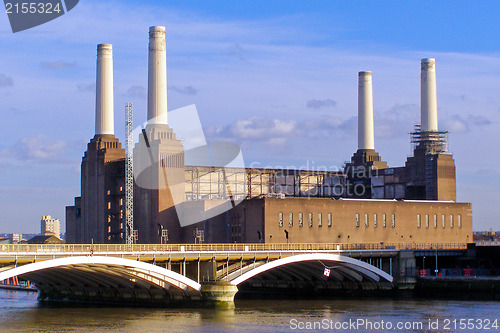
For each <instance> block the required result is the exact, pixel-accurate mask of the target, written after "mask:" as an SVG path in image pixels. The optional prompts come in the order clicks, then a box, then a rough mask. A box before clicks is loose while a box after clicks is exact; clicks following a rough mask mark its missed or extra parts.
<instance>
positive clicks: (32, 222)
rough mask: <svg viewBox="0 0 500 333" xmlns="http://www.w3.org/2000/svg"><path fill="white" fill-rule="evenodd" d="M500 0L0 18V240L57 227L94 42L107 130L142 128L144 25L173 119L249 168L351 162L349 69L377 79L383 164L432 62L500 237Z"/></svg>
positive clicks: (89, 7)
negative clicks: (30, 24)
mask: <svg viewBox="0 0 500 333" xmlns="http://www.w3.org/2000/svg"><path fill="white" fill-rule="evenodd" d="M498 13H500V3H499V2H494V1H475V2H465V1H461V2H457V1H439V2H436V1H418V2H417V1H415V2H406V1H405V2H403V1H383V2H382V1H307V2H306V1H272V2H271V1H251V2H250V1H240V2H227V1H147V2H146V1H106V2H103V1H90V0H82V1H80V4H79V5H78V6H77V7H75V9H73V10H72V11H71V12H69V13H68V14H66V15H64V16H62V17H60V18H58V19H56V20H54V21H51V22H49V23H47V24H44V25H42V26H39V27H36V28H33V29H30V30H27V31H24V32H20V33H17V34H12V33H11V32H10V27H9V24H8V21H7V16H6V14H2V18H0V39H1V45H2V47H3V52H2V53H1V54H0V59H1V60H2V61H1V63H2V64H3V66H1V67H0V98H1V100H2V103H1V105H0V114H1V117H2V123H3V125H4V126H3V130H2V132H0V210H1V212H2V213H1V214H0V232H37V231H38V230H39V220H40V217H41V216H42V215H47V214H48V215H52V216H55V217H57V218H59V219H60V220H61V221H62V222H64V206H66V205H70V204H71V203H72V200H73V197H74V196H76V195H78V194H79V192H80V185H79V168H80V162H81V157H82V155H83V152H84V150H85V149H86V143H87V142H88V141H89V139H90V138H91V137H92V136H93V129H94V110H95V96H94V95H95V92H94V85H95V57H96V55H95V54H96V45H97V44H99V43H112V44H113V49H114V64H115V68H114V71H115V74H114V75H115V76H114V79H115V128H116V134H117V136H118V137H119V138H120V140H122V141H123V131H124V129H123V125H122V124H123V122H124V120H123V117H124V116H123V105H124V103H125V102H128V101H131V102H133V103H134V111H135V117H134V120H135V123H136V124H140V123H142V122H143V121H145V120H146V119H145V118H146V99H145V93H146V90H145V89H146V86H147V43H148V34H147V31H148V27H149V26H151V25H164V26H166V29H167V62H168V65H167V67H168V85H169V90H168V103H169V109H176V108H179V107H182V106H185V105H189V104H196V106H197V109H198V112H199V115H200V119H201V122H202V125H203V126H204V127H205V133H206V135H207V137H208V138H209V139H226V140H230V141H234V142H237V143H239V144H240V145H241V146H242V149H243V154H244V157H245V161H246V163H247V165H250V164H252V163H253V165H255V166H284V167H287V166H289V167H300V166H303V165H309V166H312V167H322V166H327V167H330V168H335V167H340V166H342V164H343V163H344V162H345V161H346V160H348V159H349V158H350V156H351V155H352V153H353V152H354V151H355V150H356V138H357V136H356V113H357V72H358V71H360V70H371V71H372V72H373V85H374V104H375V107H374V108H375V123H376V124H375V127H376V128H375V130H376V137H375V144H376V149H377V151H378V152H379V153H380V154H381V156H382V158H383V159H384V160H386V161H388V163H389V165H391V166H401V165H403V164H404V161H405V159H406V157H407V156H408V155H409V154H410V145H409V137H408V134H407V133H408V132H410V131H411V130H412V128H413V125H414V124H415V123H417V122H418V121H419V103H420V97H419V93H420V91H419V88H420V82H419V80H420V75H419V71H420V59H421V58H425V57H434V58H436V63H437V65H436V66H437V80H438V111H439V126H440V129H443V130H448V131H449V132H450V135H449V141H450V151H452V152H453V153H454V157H455V160H456V165H457V190H458V193H457V194H458V200H459V201H468V202H472V204H473V210H474V228H475V229H476V230H484V229H489V228H492V229H495V230H499V229H500V225H499V221H498V218H497V216H498V209H497V199H496V197H497V195H498V193H499V190H500V173H499V171H498V169H497V168H495V166H496V165H499V164H500V158H499V154H498V148H497V147H498V141H499V138H500V134H498V132H499V131H498V130H499V121H500V94H499V90H500V37H499V36H500V31H499V29H500V28H499V27H500V23H499V21H498Z"/></svg>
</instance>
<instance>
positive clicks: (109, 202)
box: [108, 201, 111, 209]
mask: <svg viewBox="0 0 500 333" xmlns="http://www.w3.org/2000/svg"><path fill="white" fill-rule="evenodd" d="M108 209H111V201H108Z"/></svg>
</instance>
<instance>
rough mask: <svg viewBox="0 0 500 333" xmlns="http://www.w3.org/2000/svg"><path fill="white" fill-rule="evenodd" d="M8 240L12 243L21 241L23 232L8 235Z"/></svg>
mask: <svg viewBox="0 0 500 333" xmlns="http://www.w3.org/2000/svg"><path fill="white" fill-rule="evenodd" d="M10 240H11V241H12V244H19V243H21V242H22V241H23V234H17V233H14V234H11V235H10Z"/></svg>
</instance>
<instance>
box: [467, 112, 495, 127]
mask: <svg viewBox="0 0 500 333" xmlns="http://www.w3.org/2000/svg"><path fill="white" fill-rule="evenodd" d="M467 120H468V121H469V122H470V123H472V124H473V125H476V126H486V125H489V124H491V121H490V120H489V119H488V118H486V117H485V116H474V115H472V114H470V115H469V116H468V117H467Z"/></svg>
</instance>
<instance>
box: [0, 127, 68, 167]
mask: <svg viewBox="0 0 500 333" xmlns="http://www.w3.org/2000/svg"><path fill="white" fill-rule="evenodd" d="M67 150H68V143H67V142H66V141H62V140H59V141H51V140H50V139H49V138H48V137H47V136H46V135H43V134H40V135H36V136H32V137H27V138H23V139H21V140H19V141H18V142H16V143H15V144H14V145H13V146H12V147H11V148H6V149H3V150H2V151H0V156H6V157H12V158H15V159H17V160H21V161H42V162H58V161H62V160H64V158H63V156H65V155H66V153H67Z"/></svg>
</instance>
